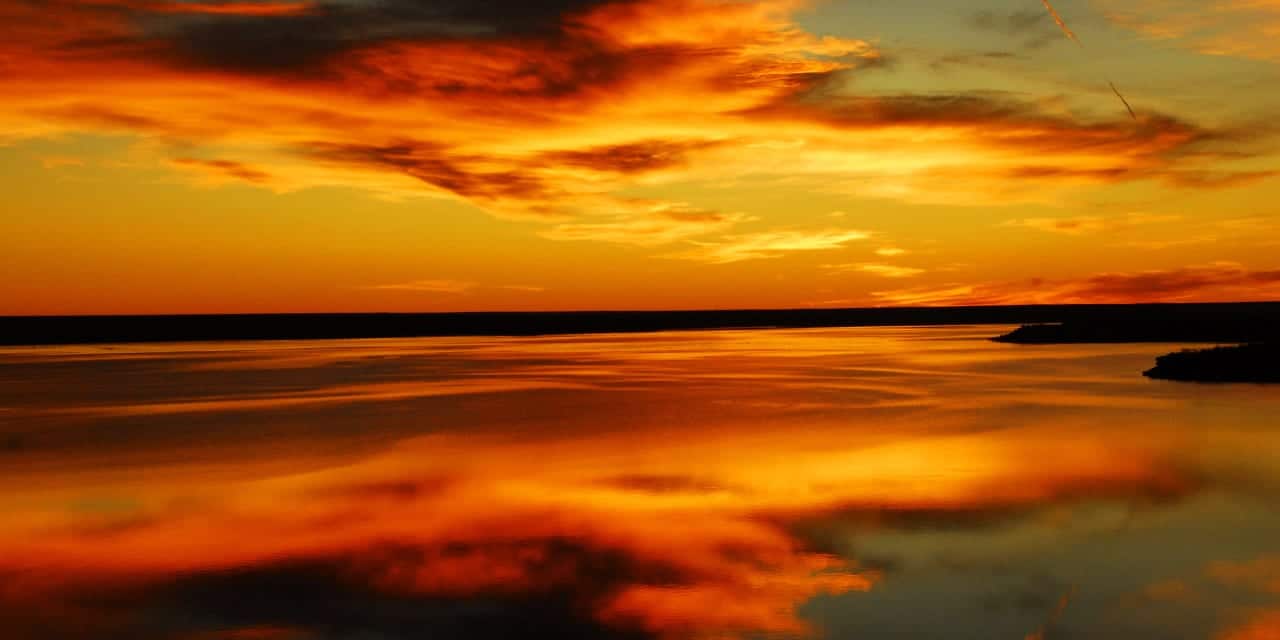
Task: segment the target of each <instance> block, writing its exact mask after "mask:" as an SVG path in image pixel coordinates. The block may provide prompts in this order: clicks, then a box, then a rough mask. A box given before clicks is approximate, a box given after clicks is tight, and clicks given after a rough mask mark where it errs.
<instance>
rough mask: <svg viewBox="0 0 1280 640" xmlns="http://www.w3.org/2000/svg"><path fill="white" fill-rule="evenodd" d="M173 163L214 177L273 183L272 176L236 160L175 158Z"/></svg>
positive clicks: (256, 182)
mask: <svg viewBox="0 0 1280 640" xmlns="http://www.w3.org/2000/svg"><path fill="white" fill-rule="evenodd" d="M173 163H174V164H176V165H178V166H179V167H186V168H191V169H195V170H197V171H204V172H206V173H209V174H212V175H214V176H223V177H228V178H233V179H236V180H243V181H245V182H252V183H255V184H264V183H267V182H270V181H271V174H270V173H267V172H266V171H263V170H261V169H257V168H254V167H251V166H249V165H247V164H244V163H243V162H236V161H235V160H206V159H203V158H174V160H173Z"/></svg>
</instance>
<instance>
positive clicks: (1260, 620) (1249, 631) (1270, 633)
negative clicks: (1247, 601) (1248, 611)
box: [1215, 611, 1280, 640]
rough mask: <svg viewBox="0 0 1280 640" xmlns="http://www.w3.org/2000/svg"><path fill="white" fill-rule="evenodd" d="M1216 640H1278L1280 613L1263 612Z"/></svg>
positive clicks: (1220, 635) (1279, 634) (1220, 634)
mask: <svg viewBox="0 0 1280 640" xmlns="http://www.w3.org/2000/svg"><path fill="white" fill-rule="evenodd" d="M1215 638H1216V640H1277V639H1280V611H1263V612H1261V613H1258V614H1256V615H1254V616H1253V617H1252V618H1250V619H1249V620H1248V621H1247V622H1245V623H1243V624H1241V625H1239V626H1237V627H1233V628H1231V629H1228V630H1226V631H1223V632H1222V633H1219V634H1218V635H1217V636H1215Z"/></svg>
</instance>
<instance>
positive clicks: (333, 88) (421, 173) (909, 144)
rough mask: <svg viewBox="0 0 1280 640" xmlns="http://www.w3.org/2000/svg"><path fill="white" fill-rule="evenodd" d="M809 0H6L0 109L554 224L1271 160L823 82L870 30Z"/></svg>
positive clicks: (1206, 177) (582, 226)
mask: <svg viewBox="0 0 1280 640" xmlns="http://www.w3.org/2000/svg"><path fill="white" fill-rule="evenodd" d="M801 6H802V5H801V3H797V2H794V1H793V0H765V1H762V2H727V1H725V0H612V1H604V0H537V1H534V2H523V3H517V4H512V3H506V2H496V1H491V0H485V1H479V2H473V1H467V2H464V1H462V0H444V1H440V2H430V3H425V2H419V1H417V0H331V1H327V2H312V3H303V2H268V1H264V2H249V1H247V0H245V1H237V2H212V1H209V2H199V3H177V2H166V1H155V2H152V1H143V0H137V1H133V0H128V1H126V0H120V1H100V0H56V1H55V2H50V3H34V2H25V1H24V2H16V3H13V2H11V3H5V4H4V5H3V6H0V20H3V21H4V22H5V24H6V29H7V34H8V37H7V38H6V40H5V41H4V42H0V128H2V129H4V130H6V131H7V132H10V133H9V134H8V135H9V136H16V137H31V136H47V135H54V134H58V133H65V132H69V131H74V132H91V133H112V134H119V133H124V134H129V135H132V136H137V137H141V138H145V139H147V140H148V141H150V142H152V143H154V144H153V145H151V148H155V149H159V150H161V151H160V153H167V154H168V155H169V156H170V157H169V158H167V159H165V160H164V161H165V162H168V163H169V164H171V165H172V166H174V167H176V168H178V169H181V170H183V171H187V172H191V173H195V174H196V175H197V179H198V180H201V181H207V180H208V179H209V176H222V177H223V178H230V179H236V180H247V181H249V182H251V183H253V184H257V185H260V186H263V187H268V188H273V189H277V190H286V189H287V190H293V189H303V188H307V187H314V186H325V187H331V186H334V185H341V186H347V187H352V188H357V189H364V190H367V191H370V192H373V193H375V194H378V195H382V196H388V197H396V198H403V197H406V196H407V195H426V196H431V197H445V198H454V199H458V200H461V201H464V202H467V203H470V204H472V205H474V206H476V207H478V208H480V209H482V210H484V211H487V212H489V213H491V214H494V215H497V216H502V217H516V218H524V219H536V220H542V221H544V222H546V223H547V224H551V225H559V224H564V225H575V226H562V227H556V228H551V229H550V230H549V231H548V233H549V234H550V235H551V236H553V237H564V238H570V237H572V238H584V239H590V238H595V239H600V240H602V241H609V242H620V241H628V240H626V238H632V239H633V240H630V241H631V242H633V243H638V244H648V245H654V244H662V243H664V242H671V241H674V240H676V239H684V238H689V237H694V236H696V235H697V234H698V233H709V232H712V231H723V230H724V229H722V228H716V229H714V230H713V229H709V228H708V229H703V230H702V231H695V229H694V227H696V226H697V225H696V224H690V225H686V226H680V225H678V224H674V223H673V222H671V221H668V220H662V219H661V216H655V215H654V214H652V213H651V212H646V211H644V210H642V209H643V208H642V207H640V208H638V207H635V206H633V205H632V204H631V203H630V200H629V198H628V197H627V196H625V195H623V194H625V193H626V192H627V190H628V189H631V188H634V187H636V186H641V185H644V186H649V185H662V184H667V183H671V182H677V181H678V182H681V183H692V184H699V185H715V184H721V183H723V181H724V180H725V179H726V178H741V177H743V176H751V177H762V178H773V177H783V178H786V179H788V180H791V181H793V182H794V183H795V184H797V185H798V188H813V189H820V190H827V191H831V192H836V193H855V194H857V195H859V196H872V197H884V198H893V199H902V200H907V201H913V202H946V203H951V204H956V203H959V204H991V203H1008V202H1047V201H1056V200H1057V199H1059V198H1060V197H1061V194H1060V192H1061V191H1062V190H1064V189H1070V188H1074V187H1078V186H1081V185H1093V184H1111V183H1116V182H1126V181H1135V180H1162V181H1164V182H1166V183H1169V184H1172V185H1174V186H1177V187H1181V188H1226V187H1231V186H1236V185H1239V184H1245V183H1248V182H1249V181H1251V180H1258V179H1262V178H1265V177H1267V174H1265V173H1264V172H1257V171H1252V172H1249V171H1236V170H1233V169H1232V168H1231V167H1230V166H1229V165H1225V164H1222V163H1221V162H1219V160H1221V159H1220V158H1211V157H1208V156H1206V155H1205V154H1206V153H1208V152H1210V151H1213V150H1215V148H1217V147H1225V146H1227V143H1229V142H1234V139H1231V140H1228V138H1230V136H1231V135H1232V133H1231V131H1230V130H1227V131H1220V130H1216V129H1209V128H1206V127H1203V126H1199V125H1197V124H1195V123H1192V122H1189V121H1186V120H1184V119H1180V118H1177V117H1173V116H1169V115H1161V114H1154V113H1150V114H1145V115H1144V116H1143V117H1142V120H1141V122H1138V123H1132V122H1127V121H1116V120H1095V119H1088V118H1086V117H1083V116H1074V115H1067V112H1059V111H1054V112H1046V111H1045V110H1043V109H1042V108H1041V107H1040V106H1039V103H1038V102H1037V101H1035V100H1030V99H1024V98H1020V97H1016V96H1011V95H1008V94H997V93H976V92H975V93H958V94H904V95H888V96H873V95H857V94H850V93H848V90H844V89H841V90H836V87H837V86H845V85H848V83H847V82H844V81H843V80H844V76H847V75H856V74H857V73H859V70H860V69H863V68H870V67H873V66H874V65H876V64H877V63H878V62H879V61H881V60H882V59H883V58H882V54H881V52H880V51H879V50H878V49H877V48H876V47H875V46H874V45H873V44H871V43H870V42H869V41H868V40H865V39H856V38H839V37H834V36H830V35H820V34H814V33H810V32H809V31H807V30H806V29H804V28H802V27H801V25H800V24H798V23H797V22H796V20H795V19H794V17H793V15H794V13H795V12H796V11H797V10H798V9H799V8H800V7H801ZM1019 15H1020V14H1019ZM990 20H991V21H995V22H999V21H1000V20H1004V18H1000V19H999V20H997V19H996V18H994V17H993V18H990ZM1009 20H1010V21H1011V22H1010V23H1009V24H1010V25H1012V26H1011V27H1010V28H1017V29H1021V28H1023V27H1022V26H1020V25H1023V23H1026V24H1027V25H1032V24H1034V25H1039V26H1034V27H1031V26H1027V27H1026V28H1027V29H1032V28H1034V29H1038V30H1043V29H1044V25H1045V23H1046V20H1044V19H1043V17H1041V18H1037V19H1036V20H1035V22H1034V23H1033V22H1031V18H1029V17H1018V16H1017V15H1015V16H1014V17H1011V18H1009ZM1049 26H1050V27H1051V26H1052V25H1049ZM1001 28H1004V27H1001ZM837 80H839V81H840V82H836V81H837ZM1237 159H1248V158H1247V157H1243V158H1237ZM1211 160H1213V161H1214V162H1215V164H1214V165H1213V167H1212V169H1211V170H1210V169H1208V168H1206V167H1205V166H1204V165H1205V163H1206V162H1209V161H1211ZM665 204H666V205H667V206H669V207H672V208H674V207H677V206H680V205H679V203H677V202H670V203H665ZM689 206H691V207H692V208H698V207H699V205H698V203H694V204H692V205H689ZM717 215H729V214H717ZM594 216H612V217H604V218H600V217H596V218H595V219H592V217H594ZM708 225H710V223H708ZM635 238H648V239H645V240H638V241H637V240H634V239H635Z"/></svg>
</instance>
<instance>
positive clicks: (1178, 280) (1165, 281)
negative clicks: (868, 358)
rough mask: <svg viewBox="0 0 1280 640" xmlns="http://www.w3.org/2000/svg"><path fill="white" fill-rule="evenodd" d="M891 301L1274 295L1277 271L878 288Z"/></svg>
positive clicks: (1202, 270)
mask: <svg viewBox="0 0 1280 640" xmlns="http://www.w3.org/2000/svg"><path fill="white" fill-rule="evenodd" d="M872 297H873V298H874V299H875V300H876V301H877V302H879V303H881V304H891V305H996V304H1070V303H1137V302H1178V301H1188V300H1199V301H1234V300H1259V301H1262V300H1278V299H1280V270H1252V269H1249V268H1247V267H1245V266H1243V265H1241V264H1238V263H1234V262H1215V263H1212V264H1207V265H1197V266H1190V267H1184V268H1181V269H1166V270H1149V271H1129V272H1109V273H1100V274H1097V275H1093V276H1088V277H1084V278H1075V279H1059V280H1047V279H1042V278H1032V279H1028V280H1021V281H1008V282H988V283H978V284H970V283H951V284H944V285H931V286H922V287H914V288H908V289H896V290H887V291H878V292H874V293H873V294H872Z"/></svg>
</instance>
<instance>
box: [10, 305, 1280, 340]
mask: <svg viewBox="0 0 1280 640" xmlns="http://www.w3.org/2000/svg"><path fill="white" fill-rule="evenodd" d="M1046 323H1056V324H1046ZM948 325H1031V326H1049V327H1052V326H1063V327H1090V326H1092V327H1115V326H1139V327H1140V326H1144V325H1145V326H1154V325H1160V326H1178V327H1197V326H1199V327H1208V326H1218V327H1224V326H1233V327H1236V326H1248V327H1254V326H1267V327H1280V303H1277V302H1254V303H1182V304H1142V305H1021V306H984V307H876V308H856V309H776V310H707V311H569V312H460V313H352V314H333V313H299V314H228V315H151V316H147V315H132V316H0V346H40V345H72V344H113V343H158V342H212V341H227V340H335V339H353V338H413V337H450V336H459V337H460V336H538V335H575V334H593V333H649V332H657V331H696V330H718V329H766V328H769V329H807V328H826V327H831V328H834V327H874V326H948ZM1038 331H1042V330H1038ZM1014 333H1017V331H1015V332H1014ZM1010 335H1012V334H1010ZM1001 341H1010V342H1014V341H1015V340H1001ZM1112 341H1125V342H1131V341H1136V340H1131V339H1130V340H1112ZM1172 341H1174V342H1216V341H1224V342H1241V341H1245V340H1240V339H1238V338H1235V337H1227V338H1225V339H1223V340H1218V339H1209V340H1202V339H1198V338H1194V337H1191V338H1184V337H1180V338H1179V339H1176V340H1172ZM1038 343H1043V342H1038Z"/></svg>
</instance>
